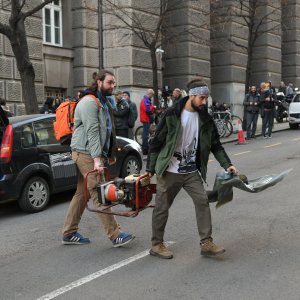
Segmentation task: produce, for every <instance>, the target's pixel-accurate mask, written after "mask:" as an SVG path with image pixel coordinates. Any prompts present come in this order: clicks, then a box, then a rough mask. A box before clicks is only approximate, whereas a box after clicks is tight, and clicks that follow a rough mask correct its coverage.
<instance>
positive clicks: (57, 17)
mask: <svg viewBox="0 0 300 300" xmlns="http://www.w3.org/2000/svg"><path fill="white" fill-rule="evenodd" d="M43 25H44V26H43V27H44V43H45V44H48V45H53V46H62V11H61V1H60V0H56V1H52V2H51V3H49V4H47V5H46V6H45V7H44V9H43Z"/></svg>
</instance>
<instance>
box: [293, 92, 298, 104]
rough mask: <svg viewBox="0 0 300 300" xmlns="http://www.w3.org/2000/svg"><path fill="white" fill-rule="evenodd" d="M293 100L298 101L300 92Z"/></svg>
mask: <svg viewBox="0 0 300 300" xmlns="http://www.w3.org/2000/svg"><path fill="white" fill-rule="evenodd" d="M293 102H300V94H298V95H296V96H295V98H294V101H293Z"/></svg>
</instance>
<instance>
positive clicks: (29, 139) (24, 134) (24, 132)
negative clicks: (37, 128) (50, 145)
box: [21, 124, 35, 148]
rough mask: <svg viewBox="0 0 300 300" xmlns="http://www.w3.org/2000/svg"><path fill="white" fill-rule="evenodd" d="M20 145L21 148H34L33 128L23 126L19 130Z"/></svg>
mask: <svg viewBox="0 0 300 300" xmlns="http://www.w3.org/2000/svg"><path fill="white" fill-rule="evenodd" d="M21 143H22V147H23V148H29V147H33V146H35V140H34V133H33V128H32V126H31V124H30V125H24V126H23V127H22V129H21Z"/></svg>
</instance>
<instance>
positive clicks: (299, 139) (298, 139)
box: [292, 138, 300, 141]
mask: <svg viewBox="0 0 300 300" xmlns="http://www.w3.org/2000/svg"><path fill="white" fill-rule="evenodd" d="M292 141H300V138H296V139H293V140H292Z"/></svg>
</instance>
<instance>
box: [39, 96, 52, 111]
mask: <svg viewBox="0 0 300 300" xmlns="http://www.w3.org/2000/svg"><path fill="white" fill-rule="evenodd" d="M53 101H54V100H53V98H51V97H48V98H47V99H46V101H45V103H44V105H43V107H42V108H41V109H40V113H41V114H52V113H54V112H55V109H54V107H53Z"/></svg>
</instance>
